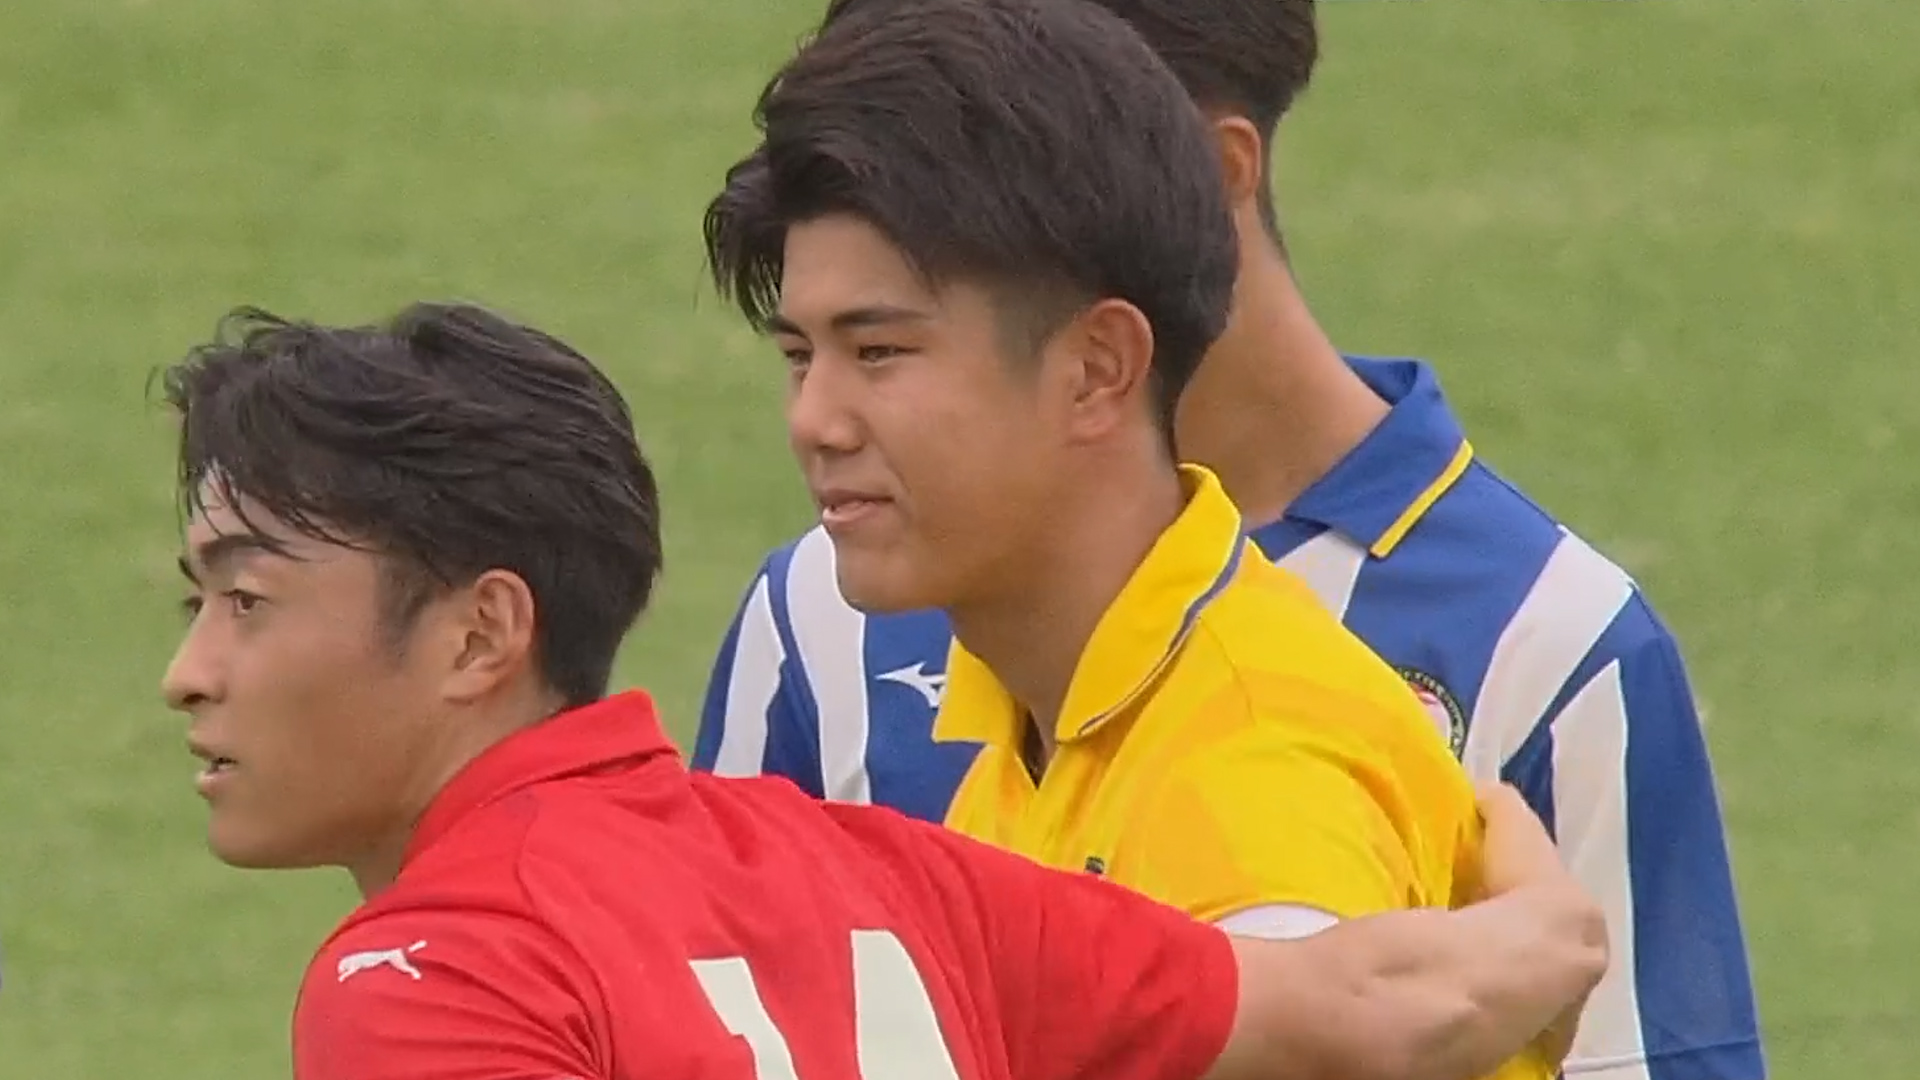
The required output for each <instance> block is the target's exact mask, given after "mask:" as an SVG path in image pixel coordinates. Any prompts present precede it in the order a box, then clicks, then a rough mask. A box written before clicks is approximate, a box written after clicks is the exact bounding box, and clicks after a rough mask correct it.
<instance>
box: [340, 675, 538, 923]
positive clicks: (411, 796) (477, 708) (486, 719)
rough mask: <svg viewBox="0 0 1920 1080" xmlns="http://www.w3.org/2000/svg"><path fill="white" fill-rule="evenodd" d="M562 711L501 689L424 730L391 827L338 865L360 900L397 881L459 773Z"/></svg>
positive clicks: (519, 691)
mask: <svg viewBox="0 0 1920 1080" xmlns="http://www.w3.org/2000/svg"><path fill="white" fill-rule="evenodd" d="M563 708H564V706H563V705H562V703H561V701H560V698H559V697H558V695H556V694H554V693H553V692H552V691H550V690H547V689H545V688H544V687H519V688H515V689H513V690H506V689H502V690H501V691H500V692H498V693H496V694H495V695H493V696H491V697H488V698H485V699H482V700H479V701H475V702H472V703H470V704H464V705H460V706H457V707H455V708H453V709H452V710H451V711H449V713H448V714H447V715H446V716H444V717H441V718H439V719H438V720H437V721H436V722H434V723H431V724H426V725H423V726H422V729H421V730H422V732H423V734H422V738H421V741H420V743H419V744H418V745H417V746H416V747H415V750H414V753H413V754H412V757H413V758H414V760H415V761H416V762H417V765H416V767H415V768H414V769H413V770H412V771H411V774H410V779H409V781H408V782H407V783H406V784H405V785H404V794H402V796H401V798H400V799H399V800H398V802H397V804H396V806H395V808H394V812H393V825H392V826H391V827H390V828H388V829H386V830H385V831H384V832H382V833H381V834H380V835H379V836H378V837H376V838H374V839H373V840H372V841H371V842H370V843H368V844H367V845H366V846H365V847H364V848H362V849H361V850H360V852H359V853H358V854H357V855H355V856H354V857H353V858H351V859H345V860H342V863H343V865H344V866H345V867H346V870H347V872H348V873H349V874H351V875H353V883H354V886H355V887H356V888H358V889H359V890H360V897H361V899H363V900H371V899H373V897H374V896H375V895H376V894H378V893H381V892H384V891H385V890H386V889H387V888H388V887H390V886H391V885H392V884H393V883H394V881H395V880H396V879H397V878H399V876H400V870H401V867H402V866H403V865H404V864H405V862H406V857H407V849H408V848H409V847H410V846H411V845H412V843H413V834H414V832H415V830H416V829H418V828H419V826H420V819H421V818H422V817H423V816H425V814H426V812H427V808H428V807H429V806H431V805H433V801H434V800H435V799H436V798H438V797H439V795H440V792H441V791H442V790H444V789H445V788H446V786H447V785H448V784H449V783H451V782H452V781H453V778H454V777H455V776H458V775H459V774H460V771H461V770H463V769H465V768H466V767H467V766H468V765H470V764H472V763H473V760H474V759H475V758H477V757H479V756H480V755H481V754H484V753H486V752H487V751H488V750H490V749H492V748H493V746H494V745H495V744H497V743H499V742H500V741H501V740H503V739H505V738H507V737H508V736H509V735H512V734H513V733H515V732H517V731H520V730H522V729H523V728H528V727H532V726H533V725H534V724H537V723H539V722H541V721H542V720H545V719H547V718H548V717H551V716H553V715H555V714H556V713H558V712H560V711H561V710H562V709H563Z"/></svg>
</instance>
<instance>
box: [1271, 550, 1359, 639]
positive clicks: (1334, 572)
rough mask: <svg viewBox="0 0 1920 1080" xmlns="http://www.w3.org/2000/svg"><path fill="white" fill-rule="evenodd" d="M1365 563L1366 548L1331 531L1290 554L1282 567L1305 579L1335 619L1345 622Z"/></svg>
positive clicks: (1288, 553) (1282, 559) (1284, 558)
mask: <svg viewBox="0 0 1920 1080" xmlns="http://www.w3.org/2000/svg"><path fill="white" fill-rule="evenodd" d="M1366 561H1367V549H1366V548H1363V547H1361V546H1360V545H1359V544H1356V543H1354V542H1353V541H1351V540H1349V539H1347V538H1346V537H1344V536H1342V535H1340V534H1339V533H1337V532H1334V531H1333V530H1332V529H1328V530H1327V531H1325V532H1323V533H1321V534H1320V535H1318V536H1316V537H1314V538H1313V539H1311V540H1309V541H1307V542H1306V543H1304V544H1301V545H1300V546H1299V547H1297V548H1294V549H1293V550H1292V551H1289V552H1287V554H1286V555H1285V556H1284V557H1283V558H1281V559H1280V562H1279V565H1280V566H1281V567H1282V568H1283V569H1286V570H1289V571H1291V572H1293V573H1295V574H1298V575H1299V576H1300V577H1301V578H1302V579H1304V580H1305V581H1306V583H1307V586H1308V587H1309V588H1311V589H1312V590H1313V593H1314V595H1315V596H1318V597H1319V598H1320V602H1321V603H1322V604H1324V605H1326V608H1327V610H1328V611H1331V612H1333V617H1334V618H1336V619H1339V620H1340V621H1341V622H1345V621H1346V619H1347V605H1348V604H1349V603H1351V602H1352V601H1353V586H1354V583H1355V582H1357V581H1359V580H1360V567H1362V566H1363V565H1365V564H1366Z"/></svg>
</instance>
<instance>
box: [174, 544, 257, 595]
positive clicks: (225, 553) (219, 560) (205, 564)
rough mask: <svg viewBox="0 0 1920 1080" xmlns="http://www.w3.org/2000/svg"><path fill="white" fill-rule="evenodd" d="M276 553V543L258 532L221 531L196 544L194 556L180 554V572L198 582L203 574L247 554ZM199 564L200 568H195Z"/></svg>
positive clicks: (216, 570) (218, 568)
mask: <svg viewBox="0 0 1920 1080" xmlns="http://www.w3.org/2000/svg"><path fill="white" fill-rule="evenodd" d="M261 553H266V554H275V553H276V549H275V546H274V544H273V543H272V542H271V541H269V540H268V539H267V538H266V537H264V536H261V535H260V534H258V533H250V532H247V533H221V534H220V535H219V536H216V537H214V538H213V539H211V540H207V541H205V542H203V543H200V544H197V545H195V547H194V549H193V557H192V558H191V559H189V558H188V557H187V556H185V555H182V556H180V560H179V561H180V573H181V574H183V575H185V577H186V579H187V580H188V581H191V582H194V583H196V584H197V583H198V582H199V581H200V575H201V574H212V573H217V572H219V571H220V569H221V568H222V567H224V566H227V565H229V564H231V563H233V562H234V561H235V560H237V559H240V558H242V557H243V556H247V555H255V554H261ZM195 564H198V565H199V567H200V569H199V570H198V571H196V570H195V569H194V566H195Z"/></svg>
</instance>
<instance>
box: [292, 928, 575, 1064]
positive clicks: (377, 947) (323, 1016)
mask: <svg viewBox="0 0 1920 1080" xmlns="http://www.w3.org/2000/svg"><path fill="white" fill-rule="evenodd" d="M572 957H573V954H572V952H571V951H570V948H569V947H568V946H567V945H566V944H565V943H564V942H562V941H561V940H560V939H559V938H557V937H556V936H554V935H553V934H551V933H550V932H548V931H546V930H545V929H543V928H541V927H539V926H537V925H535V924H533V923H530V922H527V921H524V920H521V919H518V918H516V917H510V916H504V915H500V914H495V913H482V912H464V911H432V910H415V911H407V912H404V913H399V914H393V915H386V916H376V917H373V918H370V919H367V920H365V921H361V922H357V923H354V924H351V925H350V926H349V927H347V928H346V929H345V930H343V931H342V932H341V933H339V934H337V935H335V937H334V938H333V939H332V940H331V941H329V942H328V943H327V944H326V945H325V946H323V947H322V948H321V950H320V952H319V954H318V955H316V956H315V958H314V961H313V964H312V965H311V966H310V967H309V968H308V970H307V974H306V978H305V979H304V981H303V982H302V985H301V988H300V998H299V1002H298V1004H297V1005H296V1006H295V1009H294V1021H293V1058H294V1068H293V1072H294V1077H295V1080H601V1078H602V1077H603V1076H604V1075H605V1074H604V1073H603V1072H602V1071H601V1070H600V1069H599V1068H598V1067H597V1065H596V1059H597V1058H598V1056H599V1055H597V1054H596V1052H595V1036H594V1035H593V1030H594V1024H593V1018H592V1013H591V1008H590V1005H589V1004H588V1001H589V999H588V998H587V997H586V996H584V994H583V992H582V990H581V987H583V986H586V985H589V984H590V980H589V979H587V978H584V977H582V975H581V974H580V973H579V972H578V969H575V968H573V967H572V966H571V965H570V964H569V959H570V958H572Z"/></svg>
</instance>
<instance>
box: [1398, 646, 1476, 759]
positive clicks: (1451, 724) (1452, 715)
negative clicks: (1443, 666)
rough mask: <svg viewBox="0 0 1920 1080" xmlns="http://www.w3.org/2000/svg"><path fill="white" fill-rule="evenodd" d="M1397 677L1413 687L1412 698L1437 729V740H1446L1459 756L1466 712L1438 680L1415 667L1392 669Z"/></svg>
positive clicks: (1463, 735) (1463, 737)
mask: <svg viewBox="0 0 1920 1080" xmlns="http://www.w3.org/2000/svg"><path fill="white" fill-rule="evenodd" d="M1394 670H1396V671H1398V672H1399V673H1400V677H1401V678H1403V679H1405V680H1407V685H1408V686H1411V687H1413V696H1414V697H1417V698H1419V699H1420V704H1421V705H1422V706H1424V707H1425V708H1426V710H1427V715H1428V716H1431V717H1432V718H1433V722H1434V725H1435V726H1436V727H1438V728H1439V729H1440V737H1441V738H1443V739H1445V740H1447V748H1448V749H1450V750H1452V751H1453V756H1454V757H1456V758H1457V757H1459V756H1460V754H1461V752H1462V751H1464V750H1465V749H1466V747H1467V713H1466V710H1465V709H1462V708H1461V707H1460V702H1459V701H1458V700H1456V699H1455V698H1454V696H1453V694H1452V693H1451V692H1449V691H1448V690H1447V688H1446V687H1445V686H1442V685H1441V684H1440V680H1439V679H1436V678H1434V677H1433V676H1431V675H1429V674H1427V673H1426V672H1424V671H1420V670H1417V669H1415V668H1405V667H1403V668H1396V669H1394Z"/></svg>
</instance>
